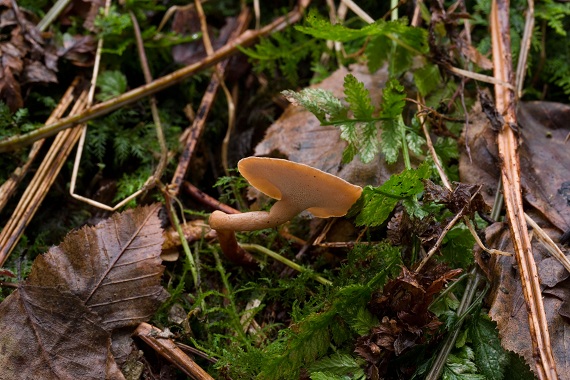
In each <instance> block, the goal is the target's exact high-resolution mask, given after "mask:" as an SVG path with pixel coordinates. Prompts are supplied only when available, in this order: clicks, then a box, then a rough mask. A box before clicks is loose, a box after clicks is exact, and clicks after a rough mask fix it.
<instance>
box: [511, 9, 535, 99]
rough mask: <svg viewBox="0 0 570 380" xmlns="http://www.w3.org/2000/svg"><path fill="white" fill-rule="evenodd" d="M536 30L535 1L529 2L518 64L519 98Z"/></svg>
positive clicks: (517, 84)
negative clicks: (533, 33)
mask: <svg viewBox="0 0 570 380" xmlns="http://www.w3.org/2000/svg"><path fill="white" fill-rule="evenodd" d="M533 30H534V0H528V9H527V10H526V16H525V23H524V32H523V38H522V40H521V48H520V53H519V60H518V62H517V72H516V76H515V87H516V89H517V97H518V98H520V97H521V96H522V89H523V86H524V77H525V74H526V62H527V60H528V54H529V52H530V43H531V40H532V32H533Z"/></svg>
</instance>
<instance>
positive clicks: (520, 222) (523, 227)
mask: <svg viewBox="0 0 570 380" xmlns="http://www.w3.org/2000/svg"><path fill="white" fill-rule="evenodd" d="M490 24H491V41H492V47H493V66H494V76H495V78H497V79H498V80H499V81H502V82H505V81H508V82H510V81H511V80H512V79H513V72H512V61H511V41H510V33H509V32H510V29H509V2H508V1H504V0H494V1H493V2H492V7H491V20H490ZM515 99H516V96H515V93H514V91H513V90H512V89H510V88H505V87H504V86H495V102H496V108H497V111H498V112H499V113H500V114H502V116H503V118H504V121H505V122H504V125H503V126H502V127H501V129H500V130H499V132H498V134H497V146H498V151H499V157H501V177H502V180H503V188H504V190H503V192H504V197H505V205H506V210H507V218H508V222H509V227H510V230H511V240H512V242H513V246H514V250H515V257H516V259H517V263H518V266H519V273H520V279H521V284H522V288H523V294H524V298H525V301H526V306H527V311H528V320H529V330H530V335H531V338H532V345H533V349H534V351H533V352H534V353H535V355H533V356H534V357H535V365H536V370H537V374H538V378H539V379H557V378H558V374H557V371H556V362H555V361H554V355H553V353H552V347H551V344H550V335H549V332H548V322H547V320H546V314H545V311H544V304H543V302H542V293H541V290H540V283H539V281H538V271H537V268H536V263H535V262H534V257H533V255H532V246H531V244H530V238H529V235H528V231H527V224H526V220H525V218H524V209H523V203H522V190H521V183H520V160H519V156H518V147H519V143H518V136H517V135H516V134H515V132H514V131H513V129H512V128H511V125H516V123H517V119H516V113H515Z"/></svg>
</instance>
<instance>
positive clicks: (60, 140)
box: [0, 91, 87, 266]
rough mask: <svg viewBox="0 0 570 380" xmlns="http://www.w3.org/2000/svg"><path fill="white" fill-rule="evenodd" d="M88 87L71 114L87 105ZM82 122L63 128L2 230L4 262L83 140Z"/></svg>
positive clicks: (0, 262) (0, 258)
mask: <svg viewBox="0 0 570 380" xmlns="http://www.w3.org/2000/svg"><path fill="white" fill-rule="evenodd" d="M86 100H87V91H84V92H82V93H81V95H80V96H79V98H78V99H77V101H76V102H75V104H74V106H73V108H72V110H71V111H70V114H71V115H73V114H77V113H79V112H82V111H83V110H84V109H85V107H86V105H87V101H86ZM81 129H82V125H78V126H77V127H75V128H72V129H67V130H65V131H61V132H59V133H58V134H57V136H56V137H55V139H54V141H53V143H52V145H51V147H50V149H49V151H48V152H47V154H46V156H45V157H44V159H43V161H42V163H41V164H40V166H39V168H38V170H37V171H36V173H35V175H34V177H33V178H32V180H31V181H30V183H29V185H28V186H27V187H26V190H25V191H24V194H22V197H21V198H20V201H19V202H18V205H17V206H16V209H15V210H14V212H13V213H12V216H11V217H10V220H9V221H8V223H7V224H6V226H4V228H3V229H2V231H1V232H0V266H2V265H4V263H5V262H6V259H7V258H8V256H9V255H10V253H11V252H12V250H13V249H14V247H15V246H16V244H17V243H18V241H19V240H20V238H21V236H22V234H23V233H24V230H25V228H26V227H27V225H28V224H29V222H30V221H31V219H32V217H33V216H34V215H35V213H36V211H37V210H38V208H39V206H40V205H41V202H42V201H43V199H44V198H45V196H46V194H47V192H48V190H49V188H50V187H51V185H52V184H53V183H54V181H55V178H56V177H57V175H58V174H59V171H60V170H61V167H62V166H63V164H64V163H65V161H66V159H67V157H68V156H69V154H70V153H71V150H72V149H73V147H74V146H75V144H76V143H77V140H79V137H80V135H81Z"/></svg>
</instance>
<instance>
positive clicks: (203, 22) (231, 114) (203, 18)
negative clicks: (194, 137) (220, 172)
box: [194, 0, 258, 176]
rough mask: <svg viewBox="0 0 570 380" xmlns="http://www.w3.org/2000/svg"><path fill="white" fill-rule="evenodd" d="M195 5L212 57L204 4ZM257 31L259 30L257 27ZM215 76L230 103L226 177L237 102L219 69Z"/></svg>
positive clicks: (224, 158)
mask: <svg viewBox="0 0 570 380" xmlns="http://www.w3.org/2000/svg"><path fill="white" fill-rule="evenodd" d="M194 3H195V4H196V11H197V13H198V18H199V19H200V29H201V30H202V41H203V42H204V47H205V49H206V53H207V54H208V55H209V56H210V55H212V54H214V48H213V47H212V42H211V41H210V34H209V33H208V23H207V22H206V15H205V14H204V9H202V4H200V1H199V0H194ZM244 10H245V8H244ZM248 14H249V13H248ZM244 27H245V26H244ZM256 29H258V27H257V26H256ZM214 75H215V76H216V77H217V79H218V82H219V84H220V86H221V87H222V90H223V91H224V94H225V95H226V101H227V103H228V129H227V131H226V136H225V137H224V140H223V142H222V166H223V168H224V172H225V173H226V175H227V176H229V175H230V172H229V170H228V146H229V144H230V137H231V135H232V130H233V128H234V124H235V114H236V107H235V105H234V104H235V102H234V99H233V97H232V94H230V91H229V90H228V88H227V87H226V83H225V82H224V78H223V76H222V75H221V74H220V73H219V72H218V70H217V67H215V68H214Z"/></svg>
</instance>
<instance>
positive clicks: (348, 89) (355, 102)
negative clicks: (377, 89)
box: [344, 74, 374, 120]
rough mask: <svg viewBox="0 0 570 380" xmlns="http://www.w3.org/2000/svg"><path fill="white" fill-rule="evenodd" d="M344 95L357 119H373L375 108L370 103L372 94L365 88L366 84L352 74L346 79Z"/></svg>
mask: <svg viewBox="0 0 570 380" xmlns="http://www.w3.org/2000/svg"><path fill="white" fill-rule="evenodd" d="M344 95H345V100H346V101H347V103H348V104H349V106H350V110H351V111H352V113H353V114H354V117H355V118H356V119H361V120H363V119H371V118H372V113H373V112H374V107H372V104H371V101H370V92H369V91H368V89H367V88H366V87H364V83H362V82H360V81H358V79H356V77H355V76H354V75H352V74H348V75H347V76H345V77H344Z"/></svg>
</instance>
